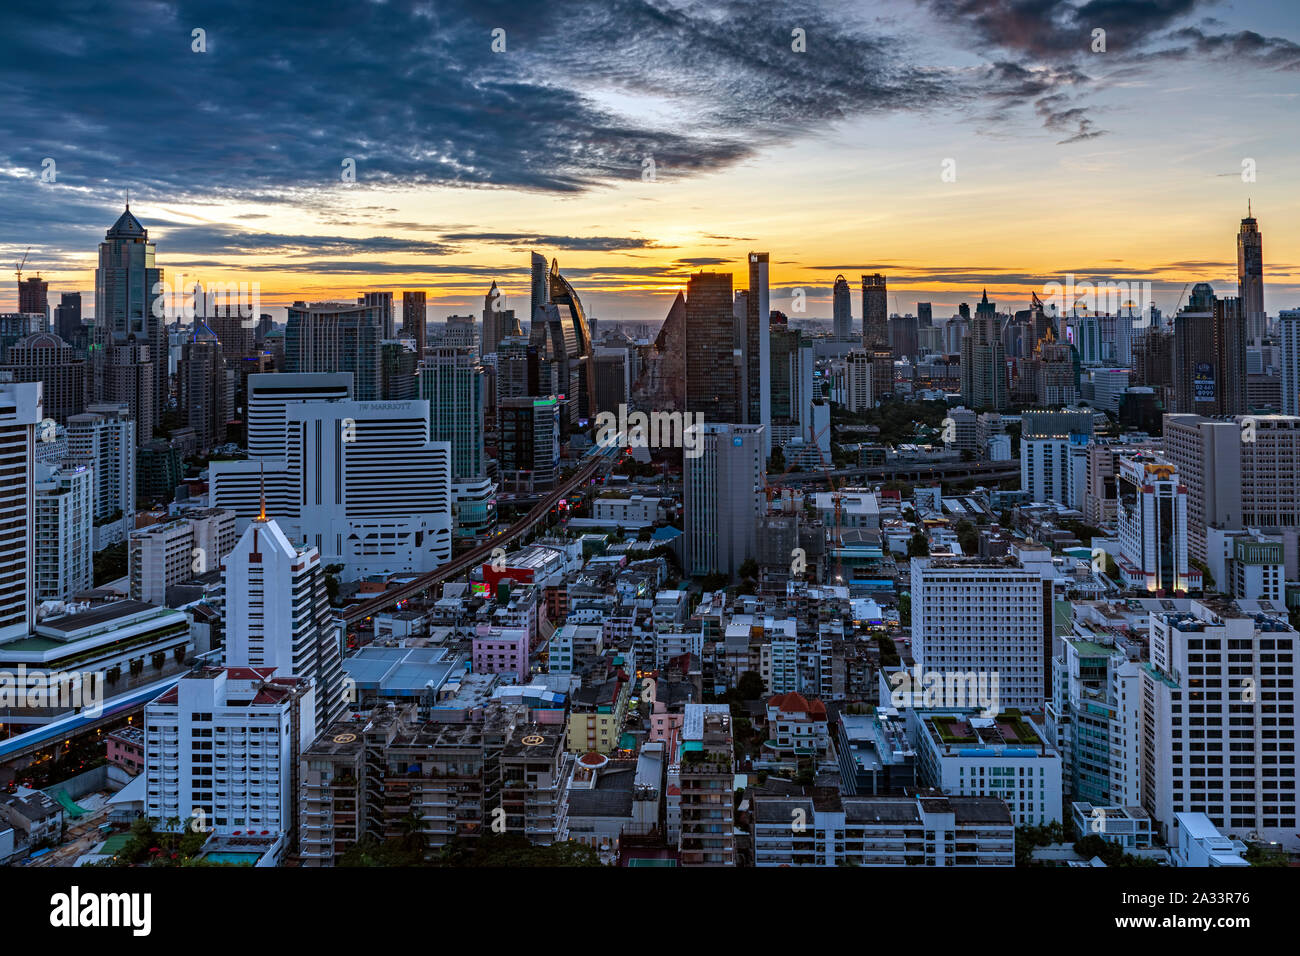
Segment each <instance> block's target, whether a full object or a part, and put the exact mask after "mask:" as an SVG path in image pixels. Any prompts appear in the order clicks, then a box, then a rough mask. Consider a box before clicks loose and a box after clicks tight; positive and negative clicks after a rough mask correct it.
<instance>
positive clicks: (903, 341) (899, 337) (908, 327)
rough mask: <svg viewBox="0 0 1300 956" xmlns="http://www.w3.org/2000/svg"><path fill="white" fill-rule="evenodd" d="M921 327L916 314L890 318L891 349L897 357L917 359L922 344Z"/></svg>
mask: <svg viewBox="0 0 1300 956" xmlns="http://www.w3.org/2000/svg"><path fill="white" fill-rule="evenodd" d="M918 329H919V327H918V325H917V319H916V316H914V315H895V316H893V317H892V318H890V320H889V350H890V351H891V352H892V353H893V355H894V358H895V359H904V358H905V359H908V360H910V361H912V362H915V361H916V356H917V350H918V347H919V345H920V340H919V331H918Z"/></svg>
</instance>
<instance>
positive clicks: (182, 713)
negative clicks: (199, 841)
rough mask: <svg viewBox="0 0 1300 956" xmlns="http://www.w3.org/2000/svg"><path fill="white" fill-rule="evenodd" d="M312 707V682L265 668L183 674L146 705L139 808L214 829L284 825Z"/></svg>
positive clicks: (287, 827) (291, 817)
mask: <svg viewBox="0 0 1300 956" xmlns="http://www.w3.org/2000/svg"><path fill="white" fill-rule="evenodd" d="M315 709H316V702H315V701H314V700H313V692H312V689H311V688H309V687H307V686H305V685H304V684H302V683H301V682H299V681H294V680H292V679H286V678H282V677H281V675H279V674H272V673H271V671H270V670H269V669H263V670H250V669H248V668H246V667H211V666H205V667H201V668H198V669H196V670H194V671H191V672H190V673H188V674H186V675H185V676H184V677H182V678H181V680H180V681H179V682H178V683H177V684H176V686H175V687H172V688H171V689H170V690H168V691H167V692H166V693H165V694H163V695H162V696H161V697H159V698H158V699H157V700H153V701H150V702H149V703H148V704H146V705H145V714H144V724H145V771H144V777H145V780H144V783H145V784H146V790H145V797H144V812H145V814H146V815H147V816H149V817H151V818H153V819H154V820H156V821H158V823H159V825H160V826H164V827H165V826H168V825H169V824H168V823H167V821H171V820H175V821H179V822H180V825H181V826H185V825H187V824H189V823H190V821H191V819H193V818H197V819H195V823H197V824H198V825H202V826H204V827H209V828H211V831H212V832H214V833H217V834H232V833H249V834H252V833H257V832H258V831H269V832H270V833H275V834H279V833H285V834H288V833H290V832H291V831H292V830H293V829H294V826H295V824H296V822H297V821H296V808H297V788H298V759H299V754H300V753H301V752H302V751H304V750H306V749H307V748H308V747H309V746H311V742H312V738H313V737H314V736H315V733H316V722H315V720H313V718H312V715H313V712H314V711H315ZM200 814H201V817H200Z"/></svg>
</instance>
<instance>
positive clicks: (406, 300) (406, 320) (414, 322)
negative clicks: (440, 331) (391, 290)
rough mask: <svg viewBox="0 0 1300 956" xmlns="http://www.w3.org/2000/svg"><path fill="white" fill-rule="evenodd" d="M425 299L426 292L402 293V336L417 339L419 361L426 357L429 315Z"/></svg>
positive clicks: (416, 347)
mask: <svg viewBox="0 0 1300 956" xmlns="http://www.w3.org/2000/svg"><path fill="white" fill-rule="evenodd" d="M425 299H426V293H424V292H403V293H402V334H404V335H406V336H407V337H408V338H413V339H415V354H416V357H417V360H418V359H419V358H423V357H424V340H425V333H426V327H427V326H428V324H429V313H428V309H427V304H426V301H425Z"/></svg>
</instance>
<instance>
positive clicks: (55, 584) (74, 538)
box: [34, 462, 95, 601]
mask: <svg viewBox="0 0 1300 956" xmlns="http://www.w3.org/2000/svg"><path fill="white" fill-rule="evenodd" d="M94 492H95V474H94V471H93V470H92V469H91V467H90V466H89V465H77V464H73V463H70V462H69V463H65V464H63V465H53V466H51V465H37V466H36V538H35V550H34V563H35V580H36V600H37V601H70V600H72V598H73V596H74V595H76V594H78V593H79V592H81V591H88V590H89V589H90V588H91V587H92V586H93V585H94V581H95V572H94V566H93V564H92V559H91V555H92V554H93V550H92V547H91V545H92V544H93V543H94V542H93V537H94V535H93V527H94V525H93V519H94V510H95V499H94Z"/></svg>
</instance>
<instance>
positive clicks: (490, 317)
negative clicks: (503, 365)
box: [479, 281, 523, 355]
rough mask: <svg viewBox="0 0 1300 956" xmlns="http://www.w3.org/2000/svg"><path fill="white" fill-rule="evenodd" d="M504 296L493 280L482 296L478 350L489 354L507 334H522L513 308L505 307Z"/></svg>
mask: <svg viewBox="0 0 1300 956" xmlns="http://www.w3.org/2000/svg"><path fill="white" fill-rule="evenodd" d="M505 302H506V297H505V295H504V294H503V293H502V292H501V290H500V289H498V288H497V284H496V282H495V281H493V283H492V287H491V288H490V289H488V291H487V295H485V296H483V336H482V342H481V344H480V346H479V350H480V352H481V353H482V354H483V355H491V354H492V353H493V352H495V351H496V350H497V346H498V345H500V344H501V340H502V339H504V338H506V337H507V336H515V335H522V334H523V329H522V328H521V327H520V325H519V320H518V319H517V318H515V310H514V309H507V308H505Z"/></svg>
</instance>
